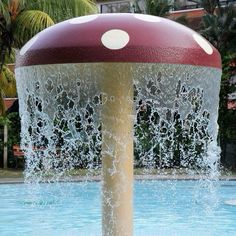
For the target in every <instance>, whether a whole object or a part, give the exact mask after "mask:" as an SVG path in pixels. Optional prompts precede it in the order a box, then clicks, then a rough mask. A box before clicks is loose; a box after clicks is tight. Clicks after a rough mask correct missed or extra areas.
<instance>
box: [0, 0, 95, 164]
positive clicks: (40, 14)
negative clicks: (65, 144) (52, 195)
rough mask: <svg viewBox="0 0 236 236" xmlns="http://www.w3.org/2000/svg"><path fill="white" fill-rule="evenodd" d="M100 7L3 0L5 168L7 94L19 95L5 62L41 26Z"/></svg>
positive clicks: (0, 50) (0, 95)
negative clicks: (5, 102)
mask: <svg viewBox="0 0 236 236" xmlns="http://www.w3.org/2000/svg"><path fill="white" fill-rule="evenodd" d="M96 11H97V10H96V5H95V4H94V2H93V0H0V116H2V119H3V120H4V122H3V123H2V124H3V125H4V168H5V167H7V145H6V142H7V117H6V116H5V106H4V97H6V96H9V97H15V96H16V84H15V79H14V74H13V73H12V72H11V71H10V70H9V68H8V67H7V66H5V63H6V62H7V61H9V58H11V57H12V55H13V54H14V51H15V50H14V49H19V48H21V47H22V46H23V45H24V44H25V43H26V42H27V41H28V40H29V39H30V38H32V37H33V36H34V35H35V34H37V33H38V32H40V31H41V30H43V29H45V28H47V27H49V26H51V25H53V24H54V23H57V22H60V21H62V20H66V19H68V18H71V17H76V16H81V15H86V14H92V13H95V12H96ZM13 58H14V56H13ZM10 61H12V59H10ZM13 62H14V59H13ZM5 121H6V122H5Z"/></svg>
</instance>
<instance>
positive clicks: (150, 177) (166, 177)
mask: <svg viewBox="0 0 236 236" xmlns="http://www.w3.org/2000/svg"><path fill="white" fill-rule="evenodd" d="M134 178H135V180H199V179H211V178H209V177H207V176H197V175H195V176H194V175H135V176H134ZM212 179H213V180H216V179H215V178H212ZM219 180H235V181H236V176H235V175H233V176H226V175H224V176H220V177H219ZM70 181H71V182H81V181H101V176H89V177H88V176H73V177H71V178H70ZM61 182H64V180H63V179H62V180H61ZM22 183H24V178H22V177H19V178H0V184H22Z"/></svg>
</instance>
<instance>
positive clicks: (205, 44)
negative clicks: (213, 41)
mask: <svg viewBox="0 0 236 236" xmlns="http://www.w3.org/2000/svg"><path fill="white" fill-rule="evenodd" d="M193 38H194V40H195V41H196V42H197V43H198V45H199V46H200V47H201V48H202V49H203V50H204V51H205V52H206V53H207V54H209V55H211V54H212V53H213V48H212V47H211V45H210V44H209V43H208V42H207V40H206V39H204V38H203V37H202V36H200V35H199V34H193Z"/></svg>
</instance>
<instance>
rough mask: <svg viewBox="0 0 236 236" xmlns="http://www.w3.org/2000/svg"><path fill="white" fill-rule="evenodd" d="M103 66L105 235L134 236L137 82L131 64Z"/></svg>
mask: <svg viewBox="0 0 236 236" xmlns="http://www.w3.org/2000/svg"><path fill="white" fill-rule="evenodd" d="M103 65H104V68H103V69H104V71H105V74H104V78H103V79H102V81H103V82H102V91H103V93H104V95H103V103H104V104H103V108H102V142H103V144H102V174H103V179H102V191H103V216H102V234H103V235H104V236H108V235H109V236H118V235H120V236H125V235H129V236H130V235H132V234H133V81H132V76H131V73H130V66H129V65H128V64H121V65H119V66H117V64H113V63H107V64H103ZM114 68H115V69H114Z"/></svg>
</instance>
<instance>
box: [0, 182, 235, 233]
mask: <svg viewBox="0 0 236 236" xmlns="http://www.w3.org/2000/svg"><path fill="white" fill-rule="evenodd" d="M100 188H101V187H100V183H99V182H88V183H83V182H74V183H56V184H39V185H29V184H3V185H0V199H1V207H0V235H1V236H8V235H9V236H15V235H20V236H24V235H27V236H28V235H33V236H37V235H40V236H41V235H43V236H47V235H50V236H51V235H59V236H61V235H63V236H64V235H68V236H73V235H76V236H77V235H86V236H87V235H101V199H100V191H101V189H100ZM233 199H236V181H219V182H214V181H209V180H208V181H203V180H202V181H191V180H181V181H180V180H178V181H177V180H176V181H173V180H166V181H158V180H155V181H135V184H134V235H135V236H136V235H144V236H146V235H161V236H162V235H181V236H182V235H188V236H189V235H214V236H215V235H220V236H222V235H235V232H236V205H233V204H232V203H235V202H234V201H232V200H233Z"/></svg>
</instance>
